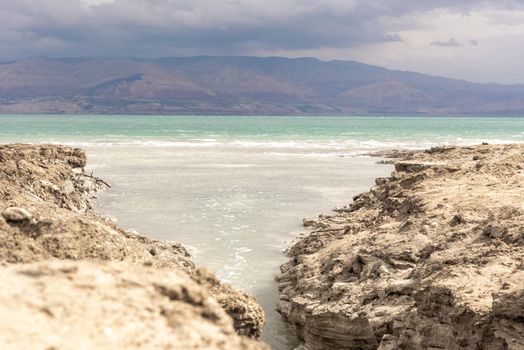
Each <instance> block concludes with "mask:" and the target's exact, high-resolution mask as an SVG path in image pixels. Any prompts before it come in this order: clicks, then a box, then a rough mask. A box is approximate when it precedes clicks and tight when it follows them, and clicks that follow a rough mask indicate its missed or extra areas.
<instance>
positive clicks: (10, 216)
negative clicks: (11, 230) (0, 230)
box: [2, 207, 33, 223]
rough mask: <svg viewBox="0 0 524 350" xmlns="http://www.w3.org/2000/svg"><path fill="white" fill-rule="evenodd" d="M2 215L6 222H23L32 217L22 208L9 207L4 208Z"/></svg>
mask: <svg viewBox="0 0 524 350" xmlns="http://www.w3.org/2000/svg"><path fill="white" fill-rule="evenodd" d="M2 216H3V217H4V219H5V220H6V221H7V222H15V223H19V222H24V221H29V220H31V218H32V217H33V215H31V213H30V212H29V211H27V210H26V209H24V208H19V207H10V208H7V209H6V210H4V212H3V213H2Z"/></svg>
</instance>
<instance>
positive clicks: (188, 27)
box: [0, 0, 524, 83]
mask: <svg viewBox="0 0 524 350" xmlns="http://www.w3.org/2000/svg"><path fill="white" fill-rule="evenodd" d="M201 54H206V55H256V56H271V55H277V56H287V57H303V56H310V57H317V58H320V59H323V60H332V59H344V60H345V59H348V60H357V61H361V62H364V63H369V64H376V65H380V66H385V67H387V68H394V69H402V70H412V71H419V72H424V73H430V74H436V75H443V76H448V77H455V78H463V79H468V80H472V81H480V82H488V81H492V82H498V83H524V64H523V56H524V0H489V1H469V0H455V1H453V0H0V60H1V61H7V60H12V59H17V58H22V57H30V56H67V57H69V56H104V57H122V56H138V57H164V56H188V55H201Z"/></svg>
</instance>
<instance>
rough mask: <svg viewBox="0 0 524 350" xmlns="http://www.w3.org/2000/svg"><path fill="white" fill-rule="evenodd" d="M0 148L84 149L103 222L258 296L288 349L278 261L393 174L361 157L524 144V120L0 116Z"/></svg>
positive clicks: (271, 338) (279, 344)
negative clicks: (308, 221)
mask: <svg viewBox="0 0 524 350" xmlns="http://www.w3.org/2000/svg"><path fill="white" fill-rule="evenodd" d="M0 142H1V143H7V142H28V143H40V142H48V143H65V144H69V145H75V146H79V147H82V148H84V149H85V150H86V151H87V154H88V158H89V159H88V160H89V162H88V167H89V169H90V170H89V171H91V170H92V171H93V172H94V173H95V174H96V175H97V176H100V177H103V178H104V179H105V180H107V181H108V182H110V183H111V184H112V188H111V189H109V190H108V191H106V192H103V193H101V194H100V195H99V208H98V209H99V211H100V212H101V213H103V214H104V215H107V216H111V217H113V218H115V219H116V220H117V221H118V222H119V224H120V225H121V226H122V227H124V228H128V229H134V230H136V231H138V232H140V233H141V234H144V235H147V236H149V237H152V238H156V239H167V240H175V241H179V242H181V243H183V244H184V245H185V246H186V247H188V249H189V250H190V251H191V252H192V253H193V255H194V258H195V261H196V262H197V263H198V264H200V265H202V266H206V267H208V268H210V269H212V270H214V271H215V272H216V274H217V275H218V276H219V277H220V278H221V279H223V280H225V281H227V282H229V283H231V284H232V285H234V286H236V287H238V288H241V289H243V290H245V291H247V292H249V293H252V294H254V295H255V296H256V297H257V299H258V300H259V302H260V303H261V304H262V305H263V307H264V309H265V311H266V316H267V319H268V322H267V326H266V329H265V333H264V336H263V339H264V340H265V341H267V342H268V343H269V344H270V345H271V346H272V347H273V348H274V349H277V350H287V349H291V348H292V347H293V346H294V345H295V342H294V340H293V339H292V337H291V336H290V335H289V333H288V332H287V331H286V329H285V327H284V325H283V323H282V321H281V320H280V318H279V316H278V313H276V312H275V305H276V302H277V300H278V291H277V289H276V284H275V282H274V276H275V274H276V273H277V272H278V267H279V266H280V265H281V264H282V263H283V262H285V260H286V259H285V255H284V253H283V251H284V250H285V249H286V248H287V247H289V246H290V244H291V243H292V241H293V240H294V239H295V238H296V236H297V234H299V233H300V232H304V231H305V229H304V228H303V227H302V226H301V223H302V218H304V217H310V216H315V215H317V214H319V213H328V212H329V211H330V210H331V209H332V208H333V207H336V206H342V205H346V204H349V203H350V201H351V198H352V197H353V196H354V195H355V194H358V193H359V192H362V191H365V190H368V189H369V187H371V186H372V185H373V182H374V181H373V180H374V178H375V177H377V176H387V175H389V173H390V172H391V171H392V167H391V166H390V165H380V164H377V159H376V158H371V157H369V156H367V155H366V153H368V152H370V151H375V150H384V149H399V148H410V149H421V148H427V147H431V146H435V145H468V144H477V143H481V142H489V143H508V142H524V118H484V117H482V118H481V117H478V118H476V117H468V118H454V117H431V118H429V117H237V116H224V117H217V116H191V117H169V116H66V115H60V116H47V115H19V116H13V115H3V116H0Z"/></svg>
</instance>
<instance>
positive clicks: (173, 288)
mask: <svg viewBox="0 0 524 350" xmlns="http://www.w3.org/2000/svg"><path fill="white" fill-rule="evenodd" d="M523 151H524V145H516V144H514V145H487V144H484V145H479V146H471V147H435V148H432V149H430V150H426V151H387V152H378V153H377V152H375V153H373V154H370V155H373V156H378V157H381V158H386V159H388V160H386V162H387V163H388V164H389V163H391V164H394V165H395V171H394V172H393V173H392V174H391V177H388V178H377V179H376V181H375V182H376V186H374V187H373V188H372V189H371V190H370V191H369V192H364V193H361V194H359V195H357V196H355V197H354V201H353V203H352V204H351V205H349V206H347V207H341V208H336V209H335V210H334V213H332V214H330V215H319V216H318V217H317V218H313V219H305V220H304V226H306V227H310V228H312V232H310V233H309V234H307V235H305V236H299V237H298V238H297V239H298V241H297V242H296V243H295V244H294V245H293V246H292V247H290V249H289V251H288V256H289V258H290V260H289V261H288V262H287V263H285V264H284V265H282V267H281V274H280V275H279V276H277V278H276V279H277V282H278V283H279V290H280V292H281V294H280V301H279V304H278V311H279V312H280V314H281V315H282V316H283V318H284V319H285V320H286V321H287V323H288V324H289V325H291V326H292V327H293V328H294V329H295V331H296V334H297V335H298V337H299V338H300V339H301V341H302V342H303V345H302V346H299V348H297V349H307V350H317V349H318V350H321V349H335V350H336V349H348V348H349V349H370V350H371V349H379V350H393V349H399V348H410V349H411V348H412V349H419V348H423V349H457V350H459V349H499V348H500V349H509V350H513V349H521V348H523V347H524V324H523V323H522V317H523V315H524V299H523V298H524V289H523V287H524V265H523V264H522V261H524V231H523V230H522V224H521V223H522V220H524V207H523V204H522V200H521V198H522V196H523V195H524V188H523V185H524V155H523V154H524V152H523ZM86 162H87V160H86V156H85V153H84V151H83V150H81V149H78V148H73V147H68V146H58V145H24V144H9V145H0V235H1V236H2V237H3V240H2V241H3V243H2V244H1V245H0V266H1V267H0V275H2V280H3V281H4V286H5V287H6V288H2V289H1V290H0V299H1V300H2V303H0V305H2V307H0V315H2V314H3V315H6V317H4V319H9V318H8V317H7V315H12V314H17V317H16V318H14V319H12V320H11V321H10V322H9V324H7V323H6V324H5V327H2V329H3V331H0V343H3V344H8V346H7V347H6V348H7V349H10V348H13V349H15V348H20V347H31V346H34V345H35V344H37V345H39V346H40V345H41V346H43V347H45V346H50V347H52V346H55V347H57V348H60V347H64V346H65V347H67V346H70V345H71V344H72V343H68V341H69V342H73V341H74V342H79V341H80V342H85V343H86V344H89V345H90V346H91V347H97V348H114V347H115V346H117V347H118V346H125V347H126V348H137V349H138V348H143V347H144V346H146V347H148V348H163V347H165V344H173V343H174V344H179V345H180V348H184V349H204V348H213V349H254V350H258V349H268V347H267V346H266V345H265V344H263V343H262V342H260V341H259V340H257V338H258V337H259V336H260V334H261V330H262V327H263V325H264V314H263V310H262V308H261V307H260V306H259V305H258V304H257V303H256V300H255V299H254V298H253V297H251V296H249V295H247V294H246V293H243V292H241V291H238V290H236V289H234V288H232V287H230V286H229V285H227V284H225V283H223V282H221V281H219V280H218V279H217V278H216V277H215V276H214V274H212V273H211V272H209V271H207V270H205V269H202V268H199V267H197V266H195V264H194V263H193V262H192V260H191V257H190V254H189V253H188V252H187V250H186V249H185V248H183V247H182V246H181V245H180V244H177V243H174V242H167V241H159V240H154V239H149V238H146V237H144V236H140V235H138V234H136V233H134V232H132V231H126V230H124V229H121V228H119V227H118V226H117V225H116V224H115V223H114V222H112V221H111V220H110V219H107V218H104V217H102V216H101V215H100V214H97V213H96V212H95V210H94V206H93V203H94V200H95V196H96V193H97V192H98V191H100V190H101V189H102V188H103V187H105V186H110V184H107V183H105V182H104V181H103V180H101V179H98V178H96V177H94V176H92V174H91V175H90V174H85V171H84V167H85V166H86ZM8 285H9V286H13V287H14V288H7V286H8ZM473 286H474V287H473ZM78 300H81V302H78ZM32 322H34V324H35V325H36V326H35V327H33V328H35V329H36V330H35V329H32V330H31V333H28V329H27V324H28V323H32ZM129 324H132V325H133V327H135V328H133V327H129V326H128V325H129ZM64 325H68V327H66V328H67V329H66V328H64V327H63V326H64ZM137 325H139V326H137ZM64 329H65V330H64ZM158 334H162V336H161V337H159V336H158Z"/></svg>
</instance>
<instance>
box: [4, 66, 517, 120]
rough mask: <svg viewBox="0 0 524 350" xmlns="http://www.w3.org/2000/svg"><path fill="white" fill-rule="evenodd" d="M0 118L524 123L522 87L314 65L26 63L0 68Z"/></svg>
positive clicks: (381, 69) (370, 67)
mask: <svg viewBox="0 0 524 350" xmlns="http://www.w3.org/2000/svg"><path fill="white" fill-rule="evenodd" d="M0 113H67V114H169V115H180V114H184V115H193V114H206V115H208V114H209V115H215V114H217V115H220V114H232V115H235V114H242V115H377V114H380V115H390V114H391V115H398V114H410V115H524V85H499V84H479V83H472V82H468V81H463V80H456V79H449V78H443V77H435V76H430V75H426V74H420V73H414V72H406V71H396V70H388V69H385V68H381V67H377V66H371V65H366V64H362V63H358V62H353V61H329V62H326V61H320V60H318V59H315V58H297V59H289V58H280V57H212V56H198V57H183V58H159V59H138V58H118V59H114V58H46V57H38V58H28V59H21V60H17V61H13V62H5V63H1V64H0Z"/></svg>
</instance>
